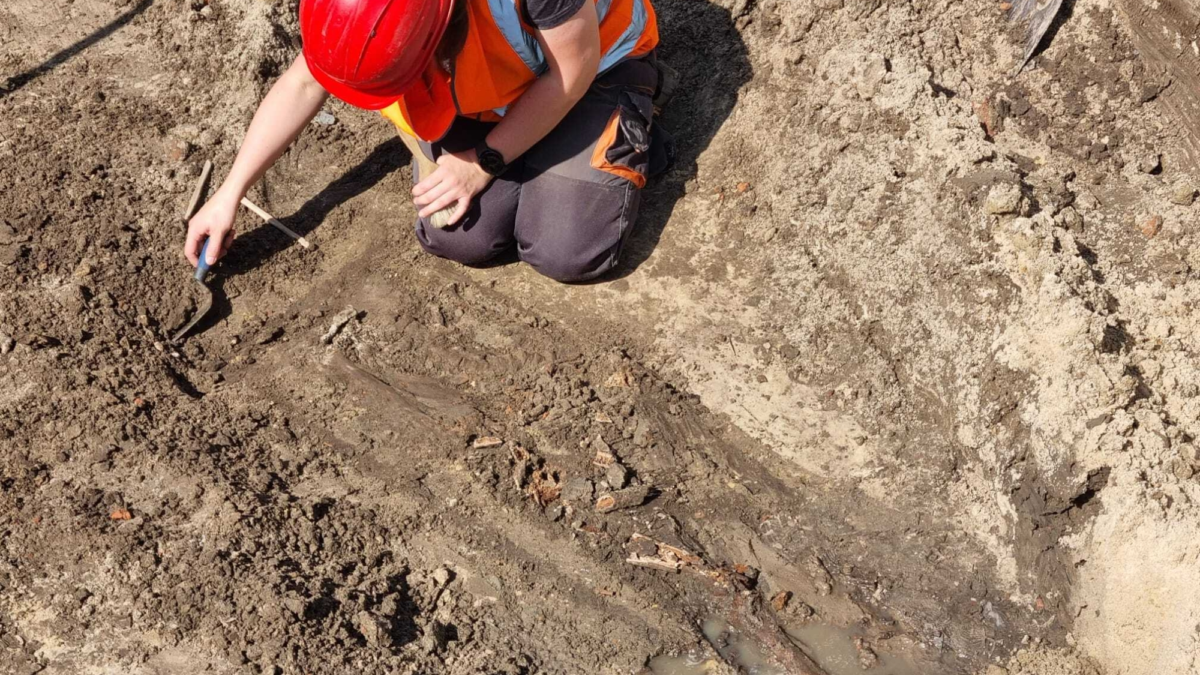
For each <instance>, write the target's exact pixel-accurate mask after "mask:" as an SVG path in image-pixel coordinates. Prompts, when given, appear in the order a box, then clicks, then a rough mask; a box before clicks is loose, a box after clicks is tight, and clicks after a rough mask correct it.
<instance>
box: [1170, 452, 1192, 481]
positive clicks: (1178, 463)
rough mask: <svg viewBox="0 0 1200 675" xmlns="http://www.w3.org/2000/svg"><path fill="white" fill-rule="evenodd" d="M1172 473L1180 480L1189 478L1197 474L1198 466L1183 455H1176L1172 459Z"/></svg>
mask: <svg viewBox="0 0 1200 675" xmlns="http://www.w3.org/2000/svg"><path fill="white" fill-rule="evenodd" d="M1171 473H1173V474H1175V477H1176V478H1178V479H1179V480H1187V479H1189V478H1191V477H1192V476H1194V475H1196V467H1194V466H1192V463H1191V462H1189V461H1187V460H1186V459H1184V458H1182V457H1176V458H1175V459H1173V460H1171Z"/></svg>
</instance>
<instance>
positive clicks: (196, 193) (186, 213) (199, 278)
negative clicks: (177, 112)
mask: <svg viewBox="0 0 1200 675" xmlns="http://www.w3.org/2000/svg"><path fill="white" fill-rule="evenodd" d="M212 168H213V165H212V162H211V161H205V162H204V168H203V169H201V171H200V178H199V179H198V180H197V181H196V187H195V189H193V190H192V198H191V200H189V201H188V205H187V208H185V209H184V210H183V226H184V227H187V223H188V220H189V219H190V218H191V217H192V214H193V213H195V212H196V207H197V206H199V205H200V199H201V197H203V196H204V186H205V185H206V184H207V183H208V176H209V174H210V173H212ZM209 241H210V240H209V239H205V240H204V245H203V246H201V247H200V259H199V260H197V261H196V274H195V275H193V277H192V280H193V281H195V282H196V284H197V285H198V286H199V287H200V288H199V289H196V290H195V292H196V294H197V296H198V297H199V300H200V302H198V303H197V305H196V313H195V314H193V315H192V318H191V319H189V320H188V322H187V323H185V324H184V325H183V328H180V329H179V330H178V331H176V333H175V335H174V336H173V337H172V338H171V342H179V339H180V338H182V337H183V336H184V335H187V332H188V331H189V330H191V329H193V328H195V327H196V324H198V323H200V319H203V318H204V315H205V314H208V311H209V310H210V309H212V290H211V289H209V287H208V284H206V283H204V277H206V276H208V259H207V258H206V257H205V254H206V253H207V252H208V242H209Z"/></svg>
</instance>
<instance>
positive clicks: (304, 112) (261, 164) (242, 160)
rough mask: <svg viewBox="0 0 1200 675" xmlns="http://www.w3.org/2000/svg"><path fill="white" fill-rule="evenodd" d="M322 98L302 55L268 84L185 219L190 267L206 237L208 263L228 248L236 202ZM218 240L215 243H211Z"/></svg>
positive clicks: (311, 114) (324, 93)
mask: <svg viewBox="0 0 1200 675" xmlns="http://www.w3.org/2000/svg"><path fill="white" fill-rule="evenodd" d="M328 96H329V95H328V94H327V93H326V92H325V90H324V89H323V88H322V87H321V85H319V84H317V81H316V80H315V79H313V77H312V74H311V73H309V72H308V66H307V65H306V64H305V63H304V57H303V56H298V57H296V60H295V61H293V62H292V65H291V66H290V67H289V68H288V69H287V71H286V72H284V74H283V75H282V76H280V78H279V79H278V80H276V82H275V84H274V85H272V86H271V91H269V92H267V95H266V97H265V98H263V100H262V103H260V104H259V106H258V111H257V112H255V113H254V119H253V120H252V121H251V122H250V128H249V129H247V130H246V137H245V139H243V141H242V147H241V148H240V149H239V150H238V154H237V159H235V160H234V162H233V167H232V168H231V169H230V170H229V175H228V176H226V177H225V182H224V183H222V184H221V187H220V188H218V189H217V191H216V192H215V193H214V194H213V196H212V198H211V199H209V200H208V201H207V202H206V203H205V204H204V208H202V209H200V211H199V212H198V213H197V214H196V215H195V217H193V218H192V220H191V221H190V222H189V223H188V233H187V240H186V242H185V243H184V247H183V252H184V254H185V255H187V258H188V260H189V261H191V263H192V264H193V265H195V264H196V263H197V259H198V257H199V255H200V247H201V245H202V244H203V243H204V240H205V238H206V237H207V238H211V239H214V240H215V241H214V242H213V245H212V246H209V249H208V256H207V257H208V259H209V262H210V263H213V262H216V260H217V259H218V258H220V257H221V256H223V255H225V253H226V252H227V251H228V250H229V246H230V245H231V244H232V243H233V221H234V217H235V216H236V215H237V209H238V203H239V202H240V201H241V199H242V197H244V196H246V191H247V190H249V189H250V186H252V185H254V184H255V183H257V182H258V180H259V179H260V178H262V176H263V174H264V173H266V171H267V169H269V168H270V167H271V165H272V164H274V163H275V161H276V160H278V159H279V157H280V155H282V154H283V153H284V151H285V150H287V147H288V146H289V145H291V144H292V141H294V140H296V137H297V136H299V135H300V132H301V131H302V130H303V129H304V127H305V125H307V124H308V123H309V121H311V120H312V118H313V117H314V116H315V115H316V114H317V112H318V111H319V110H320V109H321V106H322V105H323V104H324V103H325V99H326V98H327V97H328ZM218 242H219V243H220V246H217V245H216V244H217V243H218Z"/></svg>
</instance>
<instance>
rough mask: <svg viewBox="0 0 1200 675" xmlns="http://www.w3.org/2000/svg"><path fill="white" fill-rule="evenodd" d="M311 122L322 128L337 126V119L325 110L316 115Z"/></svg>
mask: <svg viewBox="0 0 1200 675" xmlns="http://www.w3.org/2000/svg"><path fill="white" fill-rule="evenodd" d="M313 121H314V122H316V123H317V124H319V125H321V126H323V127H331V126H333V125H334V124H337V118H336V117H334V116H333V113H330V112H328V111H326V110H322V111H321V112H319V113H317V116H316V117H314V118H313Z"/></svg>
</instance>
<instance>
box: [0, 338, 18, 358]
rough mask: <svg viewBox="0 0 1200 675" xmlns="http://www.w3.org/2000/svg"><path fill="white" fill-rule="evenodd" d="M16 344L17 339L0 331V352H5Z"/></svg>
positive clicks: (9, 350)
mask: <svg viewBox="0 0 1200 675" xmlns="http://www.w3.org/2000/svg"><path fill="white" fill-rule="evenodd" d="M16 346H17V341H16V340H14V339H13V338H12V336H11V335H9V334H8V333H0V354H7V353H9V352H11V351H12V350H13V348H14V347H16Z"/></svg>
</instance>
